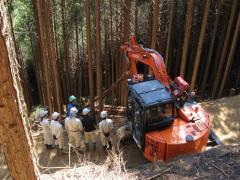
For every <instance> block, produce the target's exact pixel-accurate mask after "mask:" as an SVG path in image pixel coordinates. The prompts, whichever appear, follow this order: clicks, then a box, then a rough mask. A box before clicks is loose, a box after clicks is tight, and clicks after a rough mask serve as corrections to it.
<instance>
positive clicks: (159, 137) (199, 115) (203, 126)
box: [121, 37, 211, 161]
mask: <svg viewBox="0 0 240 180" xmlns="http://www.w3.org/2000/svg"><path fill="white" fill-rule="evenodd" d="M121 49H122V50H123V51H124V52H125V53H126V57H127V61H128V66H129V71H130V74H131V77H132V78H133V77H135V76H136V75H138V69H137V63H138V62H141V63H144V64H145V65H147V66H149V67H150V69H151V71H152V75H153V76H154V79H156V80H159V81H160V82H161V83H162V84H163V85H164V86H165V87H166V88H167V89H168V91H169V92H170V93H171V94H174V92H173V91H174V90H173V89H172V88H171V86H170V84H171V83H173V81H171V79H170V78H169V76H168V74H167V71H166V68H165V65H164V61H163V58H162V56H161V55H160V54H159V53H158V52H156V51H154V50H152V49H146V48H143V47H142V46H141V45H139V44H137V42H136V38H135V37H132V38H131V42H130V43H125V44H124V45H122V46H121ZM175 80H176V81H174V82H175V84H177V85H178V83H182V85H183V86H182V87H181V86H180V88H179V89H180V90H181V91H182V92H183V91H185V90H186V89H184V88H187V87H188V84H187V83H185V81H184V80H183V79H182V78H181V77H178V78H176V79H175ZM182 81H184V82H182ZM140 83H141V82H140ZM184 83H185V84H184ZM181 88H183V89H181ZM179 94H180V95H182V94H183V93H179ZM174 95H175V94H174ZM175 97H176V99H179V96H177V95H175ZM177 101H178V100H176V102H177ZM174 111H175V113H174V121H173V123H172V124H171V126H168V127H165V128H163V129H159V130H153V131H150V132H145V134H144V136H143V138H144V141H143V142H144V146H143V147H144V148H143V149H142V150H143V152H144V156H145V157H146V158H147V159H148V160H150V161H154V160H166V161H168V160H171V159H172V158H174V157H176V156H178V155H181V154H188V153H196V152H201V151H203V150H204V149H205V147H206V145H207V142H208V136H209V132H210V127H211V126H210V120H209V115H208V113H207V112H206V111H205V110H204V109H203V108H202V107H201V106H200V105H199V104H197V103H195V104H191V103H184V104H183V105H181V106H180V107H179V108H175V110H174Z"/></svg>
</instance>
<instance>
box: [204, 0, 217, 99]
mask: <svg viewBox="0 0 240 180" xmlns="http://www.w3.org/2000/svg"><path fill="white" fill-rule="evenodd" d="M221 7H222V0H218V1H217V11H216V19H215V22H214V28H213V33H212V35H211V38H212V39H211V44H210V48H209V52H208V56H207V63H206V68H205V70H204V76H203V81H202V86H201V95H202V96H203V94H204V91H205V87H206V82H207V79H208V73H209V69H210V65H211V60H212V55H213V49H214V44H215V38H216V34H217V29H218V24H219V20H220V13H221Z"/></svg>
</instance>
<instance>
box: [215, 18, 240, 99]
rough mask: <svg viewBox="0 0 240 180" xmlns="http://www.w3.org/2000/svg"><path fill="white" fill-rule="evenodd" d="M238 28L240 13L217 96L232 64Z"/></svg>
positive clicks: (239, 25) (239, 27)
mask: <svg viewBox="0 0 240 180" xmlns="http://www.w3.org/2000/svg"><path fill="white" fill-rule="evenodd" d="M239 30H240V13H239V14H238V19H237V24H236V27H235V32H234V35H233V40H232V45H231V49H230V53H229V55H228V58H227V64H226V68H225V71H224V75H223V79H222V81H221V82H222V83H221V86H220V90H219V93H218V98H220V97H221V95H222V93H223V88H224V86H225V84H226V80H227V77H228V75H229V71H230V69H231V66H232V62H233V56H234V53H235V49H236V46H237V41H238V37H239Z"/></svg>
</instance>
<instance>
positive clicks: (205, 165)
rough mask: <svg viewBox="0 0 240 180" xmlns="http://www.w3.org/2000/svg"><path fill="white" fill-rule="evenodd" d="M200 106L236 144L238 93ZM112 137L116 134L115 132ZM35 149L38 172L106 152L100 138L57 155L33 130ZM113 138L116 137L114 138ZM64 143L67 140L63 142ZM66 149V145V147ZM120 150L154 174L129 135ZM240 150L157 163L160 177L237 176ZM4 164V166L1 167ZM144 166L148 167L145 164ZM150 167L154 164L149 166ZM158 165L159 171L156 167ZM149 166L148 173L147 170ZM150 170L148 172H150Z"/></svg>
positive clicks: (131, 163)
mask: <svg viewBox="0 0 240 180" xmlns="http://www.w3.org/2000/svg"><path fill="white" fill-rule="evenodd" d="M201 104H202V106H203V107H204V108H205V109H206V110H207V111H208V112H209V114H210V117H211V122H212V129H213V130H214V131H215V133H216V134H217V135H218V137H219V138H220V139H221V140H222V142H223V143H224V144H229V145H230V144H237V143H238V142H239V129H240V127H239V121H240V119H239V117H240V106H239V104H240V96H235V97H229V98H223V99H219V100H215V101H209V102H203V103H201ZM114 123H115V128H116V127H119V126H120V125H121V124H123V123H124V122H123V119H122V118H116V119H115V121H114ZM114 137H115V136H114ZM33 139H34V142H35V147H36V152H37V154H38V156H39V165H40V172H41V173H46V174H52V173H54V172H56V171H58V170H60V168H61V167H68V166H69V163H70V166H71V167H73V166H74V164H75V163H81V162H86V161H91V162H93V163H95V164H103V163H104V161H105V160H106V158H107V156H108V153H107V152H106V151H105V150H103V149H102V147H101V145H100V142H99V141H98V142H97V149H96V150H92V148H91V147H90V151H89V152H88V153H85V154H79V153H78V152H73V153H71V156H70V161H69V155H68V154H67V153H66V154H63V155H59V154H58V153H57V150H56V149H52V150H46V148H45V147H44V146H43V143H42V135H41V134H35V135H34V137H33ZM65 139H66V140H67V137H66V134H65ZM114 140H115V138H114ZM66 145H67V144H66ZM66 150H67V149H66ZM120 151H121V152H122V153H123V158H124V161H125V162H126V168H127V169H132V170H136V171H139V169H141V168H143V170H140V171H139V174H140V176H139V178H142V177H148V176H154V169H155V168H156V165H153V164H152V163H149V162H148V161H147V160H146V159H144V157H143V155H142V152H141V151H140V150H139V149H138V147H137V146H136V145H135V143H134V142H133V140H132V139H128V140H126V141H124V142H123V143H122V145H121V146H120ZM239 160H240V154H239V152H237V150H236V147H231V146H224V147H220V148H213V149H210V151H206V152H205V153H204V154H198V155H193V156H186V157H181V159H177V160H175V161H172V163H168V164H166V163H162V162H160V163H158V165H157V169H158V171H157V172H158V173H159V172H162V173H163V175H162V176H161V179H176V178H181V179H182V178H183V179H206V177H209V178H211V179H212V178H213V179H236V178H235V176H234V175H236V177H240V175H239V172H240V167H239V164H240V161H239ZM3 164H4V163H3V158H2V156H1V155H0V165H3ZM3 167H4V168H3ZM144 167H147V168H144ZM151 167H153V168H151ZM159 168H160V171H159ZM0 170H1V173H0V179H10V177H9V175H8V174H7V173H4V172H6V166H5V165H3V166H1V169H0ZM149 170H150V173H149V172H148V171H149ZM149 174H150V175H149Z"/></svg>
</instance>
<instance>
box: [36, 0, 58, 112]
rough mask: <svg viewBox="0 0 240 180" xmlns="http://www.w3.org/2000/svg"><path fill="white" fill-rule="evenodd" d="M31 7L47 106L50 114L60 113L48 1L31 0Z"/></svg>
mask: <svg viewBox="0 0 240 180" xmlns="http://www.w3.org/2000/svg"><path fill="white" fill-rule="evenodd" d="M33 7H34V13H35V18H36V24H37V30H38V35H39V42H38V43H39V47H40V57H41V61H42V62H43V71H42V73H43V74H42V75H43V76H44V77H45V78H44V80H45V83H46V92H47V105H48V106H49V111H50V113H52V112H53V111H58V112H62V95H61V85H60V79H59V72H58V65H57V55H56V47H55V41H54V34H53V23H52V14H51V10H50V7H49V1H47V0H45V1H37V0H33Z"/></svg>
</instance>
